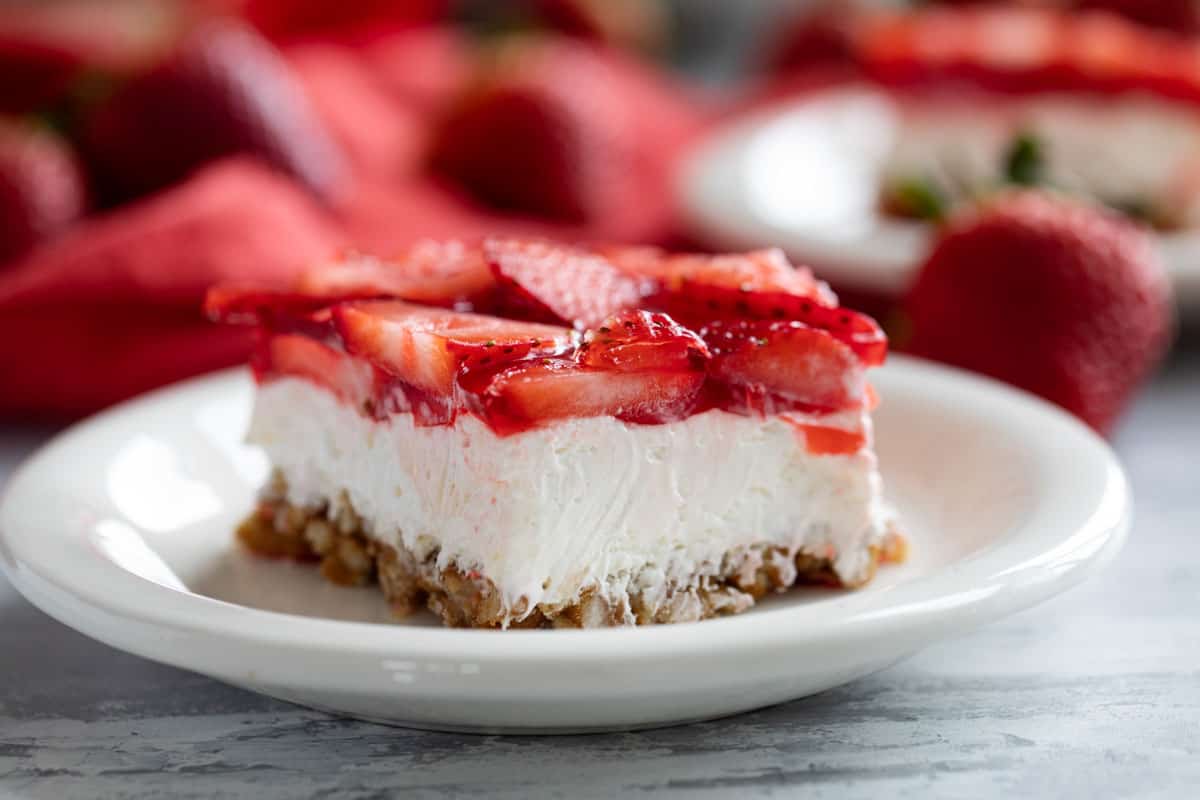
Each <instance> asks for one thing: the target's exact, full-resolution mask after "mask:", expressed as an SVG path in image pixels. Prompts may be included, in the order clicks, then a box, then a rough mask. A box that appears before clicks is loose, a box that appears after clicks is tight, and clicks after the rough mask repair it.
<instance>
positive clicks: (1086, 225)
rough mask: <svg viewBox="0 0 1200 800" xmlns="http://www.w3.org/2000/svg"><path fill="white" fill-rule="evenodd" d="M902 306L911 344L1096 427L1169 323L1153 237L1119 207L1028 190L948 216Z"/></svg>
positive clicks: (1125, 392)
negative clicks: (1035, 396)
mask: <svg viewBox="0 0 1200 800" xmlns="http://www.w3.org/2000/svg"><path fill="white" fill-rule="evenodd" d="M905 305H906V310H907V315H908V318H909V321H910V323H911V326H912V331H911V340H910V342H909V347H908V350H909V351H910V352H912V353H914V354H916V355H920V356H925V357H928V358H933V359H937V360H939V361H944V362H947V363H949V364H954V365H956V366H960V367H965V368H967V369H972V370H975V371H977V372H982V373H984V374H986V375H991V376H992V377H995V378H999V379H1001V380H1004V381H1007V382H1008V383H1011V384H1014V385H1016V386H1019V387H1021V388H1024V389H1027V390H1029V391H1031V392H1034V393H1036V394H1039V395H1041V396H1042V397H1045V398H1046V399H1048V400H1051V401H1053V402H1055V403H1057V404H1059V405H1060V406H1063V407H1064V408H1066V409H1067V410H1068V411H1071V412H1073V413H1074V414H1076V415H1077V416H1079V417H1080V418H1082V419H1083V420H1084V421H1085V422H1087V423H1088V424H1090V425H1091V426H1092V427H1094V428H1096V429H1097V430H1099V431H1102V432H1103V431H1107V430H1109V429H1110V428H1111V427H1112V424H1113V422H1114V421H1115V420H1116V418H1117V417H1118V415H1119V414H1120V413H1121V411H1122V409H1124V407H1125V406H1126V405H1127V403H1128V402H1129V400H1130V399H1131V397H1132V395H1133V393H1134V391H1135V390H1136V389H1137V387H1138V385H1139V384H1141V383H1142V381H1143V380H1144V379H1145V378H1146V377H1147V376H1148V375H1149V374H1150V372H1151V370H1152V369H1153V367H1154V366H1155V364H1156V363H1157V362H1158V361H1159V359H1160V358H1161V357H1162V355H1163V353H1164V351H1165V349H1166V347H1167V345H1168V343H1169V340H1170V334H1171V329H1172V313H1171V296H1170V290H1169V287H1168V284H1167V279H1166V276H1165V274H1164V272H1163V268H1162V265H1161V264H1160V262H1159V259H1158V257H1157V255H1156V253H1155V250H1154V248H1153V245H1152V243H1151V241H1150V239H1149V237H1148V236H1147V235H1146V234H1145V233H1143V232H1142V230H1141V229H1139V228H1137V227H1135V226H1134V225H1133V224H1132V223H1130V222H1128V221H1127V220H1125V219H1124V218H1122V217H1120V216H1118V215H1117V214H1115V213H1112V212H1109V211H1106V210H1102V209H1099V208H1094V207H1090V206H1085V205H1082V204H1080V203H1077V202H1075V201H1071V200H1067V199H1063V198H1060V197H1056V196H1052V195H1047V194H1039V193H1035V192H1019V193H1013V194H1008V195H1002V196H998V197H997V198H996V199H994V200H993V201H992V202H990V203H988V204H987V205H986V206H984V207H981V208H979V209H977V210H975V211H970V212H967V213H965V214H963V215H961V216H959V217H957V218H955V219H952V220H951V221H950V222H949V223H948V224H947V226H946V228H945V229H944V231H943V232H942V235H941V237H940V239H939V240H938V242H937V244H936V246H935V247H934V250H933V252H932V254H931V255H930V256H929V259H928V261H927V262H926V263H925V266H924V268H923V269H922V270H921V273H920V275H919V276H918V278H917V281H916V283H915V285H914V286H913V287H912V289H911V291H910V293H909V295H908V297H907V299H906V304H905Z"/></svg>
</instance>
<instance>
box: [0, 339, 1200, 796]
mask: <svg viewBox="0 0 1200 800" xmlns="http://www.w3.org/2000/svg"><path fill="white" fill-rule="evenodd" d="M45 435H46V434H45V432H44V431H29V430H18V429H12V428H9V429H7V430H5V431H4V432H3V433H0V481H2V480H3V476H4V474H6V472H7V471H8V470H9V469H11V467H12V466H13V465H14V464H15V463H16V461H17V460H19V459H20V458H21V457H22V456H23V455H24V454H26V453H28V452H29V451H30V450H31V449H32V448H33V447H35V446H36V445H37V444H38V443H39V442H41V441H42V440H43V439H44V438H45ZM1116 445H1117V448H1118V450H1119V451H1120V453H1121V455H1122V457H1123V459H1124V461H1125V464H1126V465H1127V467H1128V469H1129V472H1130V475H1131V477H1132V480H1133V484H1134V491H1135V497H1136V501H1137V517H1136V522H1135V526H1134V530H1133V534H1132V537H1131V539H1130V542H1129V545H1128V547H1127V548H1126V550H1125V552H1124V553H1123V554H1122V556H1121V557H1120V558H1119V560H1118V562H1117V563H1116V564H1114V565H1113V566H1112V567H1110V568H1109V569H1108V570H1107V571H1106V572H1104V573H1103V574H1102V575H1100V576H1099V577H1098V578H1096V579H1094V580H1092V581H1091V582H1089V583H1087V584H1086V585H1084V586H1082V587H1080V588H1078V589H1076V590H1074V591H1072V592H1070V593H1068V594H1066V595H1064V596H1061V597H1059V598H1057V599H1055V600H1053V601H1051V602H1048V603H1046V604H1045V605H1043V606H1041V607H1039V608H1037V609H1034V610H1031V611H1028V612H1025V613H1022V614H1019V615H1017V616H1015V617H1011V618H1009V619H1007V620H1005V621H1003V622H1000V623H997V624H994V625H991V626H989V627H987V628H985V629H982V630H979V631H977V632H975V633H974V634H972V635H969V636H966V637H964V638H961V639H959V640H956V641H952V642H948V643H945V644H942V645H940V646H937V647H933V648H930V649H929V650H927V651H925V652H923V653H921V654H920V655H918V656H916V657H914V658H911V659H909V660H908V661H906V662H904V663H902V664H899V665H898V666H896V667H893V668H892V669H889V670H887V671H885V672H882V673H880V674H878V675H875V676H873V677H871V678H867V679H864V680H860V681H858V682H855V683H853V684H850V685H848V686H844V687H841V688H839V689H835V690H833V691H830V692H826V693H824V694H822V695H819V696H816V697H813V698H809V699H806V700H801V701H797V702H793V703H789V704H786V705H782V706H777V707H774V708H769V709H765V710H762V711H759V712H755V713H751V714H745V715H742V716H739V717H734V718H731V719H726V720H721V721H717V722H711V723H704V724H697V725H689V726H684V727H679V728H671V729H665V730H658V731H649V732H643V733H630V734H611V735H594V736H578V737H559V738H536V737H500V736H466V735H455V734H442V733H425V732H421V731H413V730H403V729H395V728H387V727H382V726H379V725H371V724H366V723H360V722H355V721H350V720H343V719H335V718H331V717H328V716H326V715H324V714H320V713H317V712H313V711H307V710H304V709H300V708H295V707H293V706H289V705H286V704H284V703H280V702H277V701H274V700H269V699H267V698H264V697H260V696H257V695H254V694H249V693H247V692H244V691H241V690H238V689H234V688H231V687H228V686H224V685H222V684H219V683H216V682H214V681H211V680H209V679H207V678H202V677H199V676H197V675H192V674H190V673H187V672H183V671H180V670H176V669H171V668H168V667H163V666H159V665H157V664H153V663H150V662H148V661H143V660H141V659H139V658H136V657H134V656H130V655H126V654H124V653H120V652H117V651H115V650H111V649H109V648H107V647H105V646H104V645H101V644H98V643H96V642H93V641H91V640H89V639H87V638H85V637H84V636H81V635H79V634H77V633H75V632H73V631H71V630H69V629H67V628H65V627H63V626H61V625H59V624H57V623H55V622H53V621H52V620H50V619H49V618H47V617H46V616H44V615H43V614H41V613H40V612H38V611H36V610H35V609H33V608H32V607H31V606H30V605H29V604H28V603H26V602H25V601H24V600H23V599H22V598H21V597H20V596H19V595H18V594H17V593H16V592H15V591H14V590H13V589H12V588H11V586H9V585H8V584H7V583H5V582H4V580H3V578H0V797H5V798H53V799H54V800H73V799H75V798H151V797H196V798H201V797H202V798H241V797H247V798H259V799H260V800H271V799H272V798H292V797H323V798H330V797H336V798H356V799H357V800H367V798H386V797H392V796H400V795H403V796H405V797H429V798H443V797H457V796H480V797H530V796H536V797H542V796H545V797H563V798H588V797H608V796H614V795H633V796H637V795H643V794H655V795H662V796H670V797H685V796H686V797H691V796H698V797H774V796H792V795H803V796H810V795H811V796H813V797H830V798H837V799H838V800H853V799H854V798H869V797H897V798H903V797H919V798H922V799H923V800H924V799H926V798H930V797H974V798H991V797H996V798H1009V797H1072V798H1075V797H1078V798H1097V797H1104V798H1109V797H1111V798H1124V797H1139V798H1140V797H1147V798H1151V797H1153V798H1157V797H1162V798H1195V797H1200V457H1198V456H1197V453H1200V339H1198V338H1197V337H1196V335H1195V334H1192V335H1191V336H1189V337H1188V338H1187V340H1185V341H1184V342H1183V344H1182V345H1181V346H1180V347H1179V348H1178V349H1177V351H1176V354H1175V356H1174V357H1173V359H1172V361H1171V363H1170V364H1168V366H1167V367H1166V368H1165V369H1164V371H1163V373H1162V375H1161V376H1160V377H1159V379H1158V380H1157V381H1156V382H1155V383H1154V384H1153V385H1152V386H1151V387H1150V388H1149V390H1148V391H1147V392H1146V393H1145V395H1144V396H1143V397H1142V399H1141V401H1140V402H1139V403H1138V405H1137V406H1136V408H1135V409H1134V411H1133V413H1132V414H1131V415H1130V416H1129V418H1128V419H1127V420H1126V421H1125V423H1124V425H1123V426H1122V427H1121V429H1120V431H1119V432H1118V434H1117V437H1116Z"/></svg>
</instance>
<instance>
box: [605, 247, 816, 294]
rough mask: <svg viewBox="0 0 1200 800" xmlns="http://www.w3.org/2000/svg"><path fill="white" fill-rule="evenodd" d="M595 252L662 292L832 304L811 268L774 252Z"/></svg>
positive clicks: (634, 249) (620, 249) (614, 249)
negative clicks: (721, 292)
mask: <svg viewBox="0 0 1200 800" xmlns="http://www.w3.org/2000/svg"><path fill="white" fill-rule="evenodd" d="M600 252H601V253H602V254H603V255H605V256H606V257H607V258H608V259H609V260H611V261H612V262H613V264H615V265H616V266H617V267H618V268H620V269H623V270H625V271H627V272H629V273H630V274H633V275H644V276H648V277H651V278H654V279H655V280H656V281H658V282H659V284H660V291H662V292H667V293H674V292H681V291H687V290H688V289H691V288H698V287H705V288H712V289H731V290H735V291H738V292H741V293H743V294H745V293H750V292H781V293H785V294H792V295H796V296H798V297H808V298H812V299H813V300H816V301H817V302H819V303H822V304H824V305H829V306H832V305H836V304H837V297H836V296H835V295H834V294H833V292H832V291H831V290H830V288H829V286H828V285H826V284H825V283H823V282H822V281H819V280H817V279H816V277H814V276H813V274H812V270H810V269H808V268H807V267H795V266H792V264H791V262H789V261H788V259H787V256H785V255H784V254H783V251H782V250H779V249H777V248H769V249H765V250H752V251H750V252H748V253H729V254H725V255H702V254H698V253H679V254H667V253H664V252H663V251H661V250H658V249H657V248H653V247H610V248H602V249H601V250H600Z"/></svg>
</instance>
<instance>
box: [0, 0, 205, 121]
mask: <svg viewBox="0 0 1200 800" xmlns="http://www.w3.org/2000/svg"><path fill="white" fill-rule="evenodd" d="M184 18H185V8H184V5H183V3H181V2H177V1H176V0H110V1H109V2H104V3H97V2H94V0H55V2H43V1H42V0H16V1H15V2H8V3H0V112H3V113H23V112H27V111H37V110H40V109H44V108H46V107H48V106H50V105H52V104H54V103H56V102H57V101H59V100H60V99H61V98H62V97H63V96H64V95H65V94H66V93H67V92H69V91H70V90H71V89H72V88H73V87H74V85H75V83H76V82H77V81H78V80H79V79H80V78H82V77H84V76H86V75H87V74H88V73H89V72H102V73H105V74H110V75H111V74H126V73H130V72H133V71H135V70H138V69H141V68H143V67H145V66H146V65H148V64H151V63H153V62H154V60H156V59H157V58H159V57H161V56H162V54H163V53H164V52H166V50H167V49H169V47H170V46H171V44H172V43H173V42H174V41H175V40H176V38H177V37H178V35H179V32H180V31H181V29H182V25H183V23H184Z"/></svg>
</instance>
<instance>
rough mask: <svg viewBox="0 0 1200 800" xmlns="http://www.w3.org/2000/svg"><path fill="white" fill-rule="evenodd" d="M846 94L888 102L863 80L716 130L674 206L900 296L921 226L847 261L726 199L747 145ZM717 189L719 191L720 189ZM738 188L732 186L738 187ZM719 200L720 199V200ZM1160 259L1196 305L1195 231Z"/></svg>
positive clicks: (910, 225) (928, 237)
mask: <svg viewBox="0 0 1200 800" xmlns="http://www.w3.org/2000/svg"><path fill="white" fill-rule="evenodd" d="M845 95H863V96H867V95H869V96H872V97H875V98H882V99H884V100H889V99H890V97H891V93H889V92H888V91H887V90H886V88H884V87H880V86H877V85H874V84H871V83H869V82H867V81H864V80H863V79H861V78H847V79H843V80H841V81H839V82H837V83H834V84H827V85H822V86H819V87H817V88H814V89H811V90H808V91H806V92H804V93H803V94H801V95H799V96H794V97H791V98H788V99H785V100H779V101H776V102H773V103H771V104H770V105H768V106H766V107H763V108H759V109H756V110H754V111H751V112H749V113H747V114H746V115H745V116H742V117H740V118H736V119H733V120H731V121H730V122H728V123H726V124H723V125H721V126H718V127H716V128H715V129H713V130H712V131H710V132H709V133H707V134H706V135H705V136H704V137H703V138H702V139H701V140H699V141H698V142H696V143H695V145H693V146H692V147H691V148H690V149H689V151H688V152H687V154H686V156H685V157H684V159H683V161H682V164H681V167H680V169H679V170H678V172H677V175H676V180H675V186H674V190H675V197H676V200H677V205H678V207H679V208H680V210H681V212H682V213H683V215H684V216H685V217H686V219H687V221H688V222H689V223H690V225H691V226H692V227H694V228H696V229H697V230H700V231H703V232H705V233H706V234H708V235H709V236H710V237H711V238H713V239H715V240H716V241H717V242H718V243H719V244H723V245H725V246H727V247H737V248H755V247H762V246H764V243H768V242H775V243H777V244H779V246H781V247H782V248H783V249H784V250H785V251H787V252H788V254H789V255H790V256H792V257H793V258H794V259H795V260H796V261H798V262H801V263H803V262H806V261H811V262H812V266H813V267H814V268H815V269H816V270H817V272H818V275H819V276H820V277H823V278H825V279H827V280H831V281H832V282H834V283H836V284H842V285H844V286H846V287H847V288H852V289H856V290H860V291H868V292H879V293H882V294H886V295H898V294H901V293H903V291H904V290H905V289H906V288H907V286H908V285H909V283H910V282H911V280H912V277H913V275H914V274H915V272H916V270H917V268H918V267H919V261H920V259H921V258H923V256H924V253H925V252H926V251H927V250H928V247H929V244H930V242H931V241H932V238H933V231H932V230H931V229H930V227H929V226H928V225H927V224H925V223H921V222H913V221H906V220H887V219H884V218H882V217H880V216H878V215H877V219H883V224H882V225H880V226H877V228H876V230H883V231H886V232H887V235H886V237H885V238H886V240H887V241H885V242H882V244H886V245H888V247H886V248H883V249H881V248H880V244H881V242H880V241H878V234H874V235H873V238H872V241H874V244H872V245H870V246H869V247H870V252H869V253H868V252H865V251H864V248H866V247H867V245H864V244H863V240H859V241H858V243H856V244H855V245H854V248H855V249H854V250H853V253H854V255H852V256H847V255H846V252H845V248H846V247H847V245H846V243H845V242H833V241H821V240H818V239H814V238H812V237H810V236H806V235H805V234H804V233H803V232H801V231H798V230H797V229H795V228H792V227H788V226H786V225H779V224H775V223H772V222H770V221H767V220H764V219H761V218H759V217H757V216H755V215H754V214H753V213H752V212H750V211H748V210H746V209H748V208H750V206H748V205H747V204H745V203H738V202H733V201H732V200H730V199H728V198H732V197H740V196H741V192H742V189H741V179H740V175H741V174H744V172H745V170H744V166H743V164H744V161H745V159H746V158H747V155H748V152H749V150H750V148H751V145H752V142H753V141H755V140H757V139H759V138H760V137H762V136H765V135H767V134H768V133H769V132H770V131H771V130H772V129H774V128H776V127H778V126H781V125H786V124H787V123H788V121H789V120H791V119H793V118H795V117H797V116H798V115H800V114H802V113H806V112H807V111H809V110H810V109H809V107H810V106H811V105H812V104H813V103H815V102H820V101H822V100H829V99H831V98H838V97H840V96H845ZM714 187H720V188H719V189H717V188H714ZM735 187H736V188H735ZM722 198H725V199H724V200H722ZM1151 237H1152V239H1153V241H1154V244H1155V246H1156V248H1157V249H1158V251H1159V252H1160V254H1161V255H1162V259H1163V263H1164V266H1165V268H1166V272H1167V275H1168V277H1169V278H1170V280H1171V283H1172V286H1173V287H1174V290H1175V294H1176V297H1177V298H1178V300H1179V302H1180V303H1181V304H1182V305H1185V306H1188V307H1189V308H1190V307H1191V306H1193V305H1195V306H1198V307H1200V229H1198V230H1195V231H1188V232H1183V233H1176V234H1171V235H1166V236H1164V235H1162V234H1158V233H1153V232H1152V233H1151Z"/></svg>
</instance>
